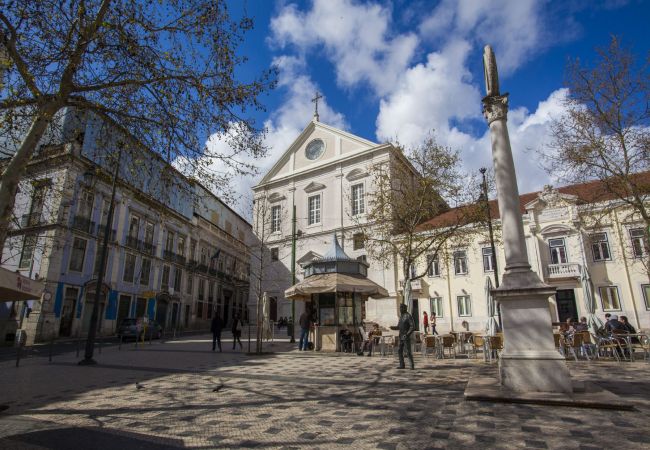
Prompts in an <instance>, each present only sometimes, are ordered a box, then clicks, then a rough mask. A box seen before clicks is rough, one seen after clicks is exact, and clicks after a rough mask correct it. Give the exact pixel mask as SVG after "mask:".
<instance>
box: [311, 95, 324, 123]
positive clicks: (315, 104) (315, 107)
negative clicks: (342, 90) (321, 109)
mask: <svg viewBox="0 0 650 450" xmlns="http://www.w3.org/2000/svg"><path fill="white" fill-rule="evenodd" d="M321 98H323V96H322V95H320V94H319V93H318V91H316V94H315V95H314V98H312V99H311V101H312V103H314V119H315V120H316V122H318V100H319V99H321Z"/></svg>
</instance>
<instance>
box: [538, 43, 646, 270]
mask: <svg viewBox="0 0 650 450" xmlns="http://www.w3.org/2000/svg"><path fill="white" fill-rule="evenodd" d="M596 52H597V58H596V60H595V62H594V64H593V65H592V66H586V65H583V63H582V62H581V61H580V60H579V59H575V60H572V61H570V63H569V64H568V70H567V71H568V77H567V83H566V84H567V87H568V88H569V94H568V96H567V97H566V100H565V107H566V114H565V115H564V116H562V117H560V118H558V119H557V120H555V121H554V123H553V126H552V131H553V140H552V143H551V144H550V145H549V146H548V147H547V148H546V149H545V151H544V155H543V157H544V162H545V165H546V169H547V170H548V172H549V173H550V174H552V175H553V176H555V177H557V178H558V179H559V180H561V181H563V182H566V183H567V184H574V183H581V182H587V181H593V180H598V181H600V182H601V185H602V186H603V189H602V192H597V193H592V194H594V196H595V197H596V198H595V202H594V205H595V207H596V208H598V210H599V211H598V213H596V214H594V213H595V210H593V208H591V210H590V211H589V215H590V219H592V221H593V222H594V223H593V224H592V225H595V226H597V225H598V222H602V221H603V220H611V214H612V213H614V209H616V208H619V209H620V205H621V204H622V205H623V209H624V210H626V211H627V212H628V213H629V217H627V219H626V220H629V221H641V222H642V223H643V224H644V227H643V229H644V241H645V255H646V257H647V258H646V267H647V268H648V269H649V271H650V199H649V198H648V195H649V194H650V181H649V179H650V176H648V174H647V173H645V174H644V173H643V172H647V171H648V170H650V90H649V89H648V88H649V81H650V78H649V75H650V71H649V66H648V63H649V62H650V60H648V61H646V63H645V64H644V65H643V66H639V65H638V64H637V63H636V61H635V58H634V56H633V55H632V53H631V52H630V51H629V50H627V49H625V48H622V47H621V45H620V41H619V39H617V38H616V37H612V39H611V42H610V44H609V46H608V47H607V48H599V49H597V50H596ZM649 56H650V54H649ZM599 196H600V197H601V198H602V199H603V200H609V199H611V198H614V199H615V200H616V201H615V202H608V203H609V205H610V206H608V207H607V206H606V207H603V205H604V204H607V203H602V202H600V203H599V202H598V200H599V198H598V197H599ZM594 219H595V220H594Z"/></svg>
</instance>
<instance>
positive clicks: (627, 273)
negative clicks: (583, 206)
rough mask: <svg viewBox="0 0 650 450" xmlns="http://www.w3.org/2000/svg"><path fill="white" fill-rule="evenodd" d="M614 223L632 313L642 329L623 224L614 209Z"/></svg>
mask: <svg viewBox="0 0 650 450" xmlns="http://www.w3.org/2000/svg"><path fill="white" fill-rule="evenodd" d="M613 212H614V222H615V223H616V235H617V236H618V244H619V245H620V246H621V254H622V255H623V267H625V278H626V279H627V287H628V289H629V290H630V296H631V297H632V311H633V312H634V320H635V321H636V327H637V329H638V328H641V323H640V322H639V312H638V311H637V310H636V299H635V298H634V289H633V287H632V279H631V278H630V269H629V267H628V265H627V256H626V255H625V244H624V242H623V236H622V233H621V223H620V222H619V220H618V214H617V212H616V209H614V211H613Z"/></svg>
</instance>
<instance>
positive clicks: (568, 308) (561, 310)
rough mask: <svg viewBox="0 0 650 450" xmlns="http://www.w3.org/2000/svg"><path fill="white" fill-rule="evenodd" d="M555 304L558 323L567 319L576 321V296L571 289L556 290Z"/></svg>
mask: <svg viewBox="0 0 650 450" xmlns="http://www.w3.org/2000/svg"><path fill="white" fill-rule="evenodd" d="M555 302H556V303H557V315H558V320H559V321H560V322H565V321H566V320H567V319H569V318H570V319H571V320H573V321H576V322H577V321H578V307H577V306H576V296H575V293H574V292H573V289H558V290H557V291H556V292H555Z"/></svg>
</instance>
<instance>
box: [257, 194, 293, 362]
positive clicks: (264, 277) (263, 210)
mask: <svg viewBox="0 0 650 450" xmlns="http://www.w3.org/2000/svg"><path fill="white" fill-rule="evenodd" d="M252 206H253V208H252V210H253V211H252V216H253V224H254V225H253V235H254V239H255V242H254V243H253V244H252V245H251V255H252V256H253V258H252V264H251V280H252V283H251V287H252V292H254V293H255V296H256V298H257V304H256V316H257V318H256V321H257V345H256V352H257V353H261V352H262V340H263V335H262V328H263V327H262V325H263V322H262V318H263V312H262V298H263V296H264V292H265V291H267V292H268V290H269V288H270V287H275V286H274V283H278V286H281V283H280V281H284V280H280V277H279V276H278V274H276V273H275V272H274V271H273V267H272V264H271V263H272V261H273V258H277V259H279V258H280V255H279V251H280V246H278V247H275V248H274V249H270V248H269V243H270V241H271V239H272V235H273V233H276V232H278V231H280V232H281V230H283V227H285V226H286V223H285V222H286V219H287V214H286V211H282V208H279V209H276V210H275V211H274V206H278V207H279V206H280V205H279V204H278V205H274V204H273V203H271V202H270V201H269V198H268V197H267V196H266V194H262V195H258V196H256V197H255V199H254V200H253V202H252ZM274 251H275V252H278V254H276V255H272V254H271V253H272V252H274Z"/></svg>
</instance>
